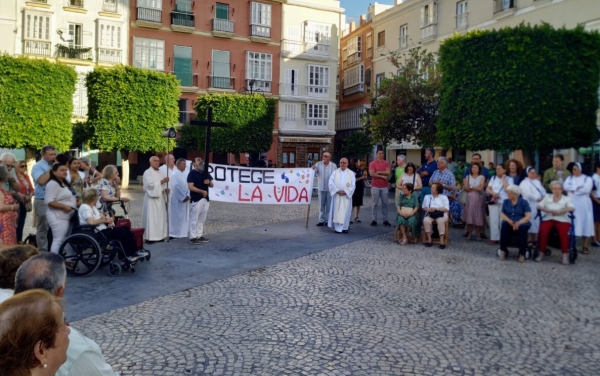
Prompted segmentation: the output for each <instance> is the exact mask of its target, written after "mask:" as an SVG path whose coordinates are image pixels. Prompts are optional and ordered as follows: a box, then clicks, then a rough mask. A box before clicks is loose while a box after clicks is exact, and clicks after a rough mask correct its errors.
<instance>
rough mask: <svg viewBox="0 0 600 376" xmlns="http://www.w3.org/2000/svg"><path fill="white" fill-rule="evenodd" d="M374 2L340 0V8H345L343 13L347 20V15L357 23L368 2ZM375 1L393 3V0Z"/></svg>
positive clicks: (366, 0)
mask: <svg viewBox="0 0 600 376" xmlns="http://www.w3.org/2000/svg"><path fill="white" fill-rule="evenodd" d="M374 2H375V1H374V0H341V3H342V8H344V9H346V12H345V13H344V14H345V15H346V20H348V17H354V21H356V22H357V23H358V21H359V20H360V15H361V14H364V15H366V14H367V8H368V7H369V4H372V3H374ZM377 3H378V4H390V5H392V4H394V0H379V1H377ZM347 22H350V21H347Z"/></svg>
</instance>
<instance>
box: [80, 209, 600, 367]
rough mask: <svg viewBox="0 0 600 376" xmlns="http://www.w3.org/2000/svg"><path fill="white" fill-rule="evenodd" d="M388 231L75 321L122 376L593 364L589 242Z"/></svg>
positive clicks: (595, 282) (595, 298) (599, 310)
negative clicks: (561, 244) (560, 246)
mask: <svg viewBox="0 0 600 376" xmlns="http://www.w3.org/2000/svg"><path fill="white" fill-rule="evenodd" d="M211 209H212V208H211ZM211 214H212V213H211ZM240 215H244V214H243V213H240ZM332 236H337V235H332ZM391 237H392V235H391V233H389V234H385V235H380V236H376V237H373V238H369V239H366V240H361V241H357V242H354V243H350V244H346V245H343V246H339V247H336V248H332V249H328V250H325V251H323V252H320V253H316V254H312V255H308V256H305V257H301V258H298V259H295V260H292V261H288V262H284V263H280V264H277V265H273V266H268V267H265V268H260V269H257V270H254V271H251V272H248V273H244V274H240V275H237V276H234V277H231V278H226V279H223V280H219V281H216V282H213V283H209V284H205V285H202V286H199V287H195V288H191V289H188V290H185V291H182V292H179V293H175V294H171V295H167V296H164V297H160V298H157V299H153V300H150V301H146V302H144V303H141V304H138V305H133V306H129V307H126V308H122V309H118V310H115V311H112V312H109V313H107V314H102V315H97V316H93V317H89V318H86V319H84V320H80V321H77V322H73V323H72V325H73V326H74V327H76V328H78V329H81V330H82V331H83V332H84V333H85V334H86V335H88V336H90V337H91V338H93V339H94V340H96V341H98V343H99V344H100V345H101V347H102V349H103V351H104V354H105V356H106V358H107V360H108V362H109V363H111V364H113V365H114V367H115V369H116V370H117V371H118V372H120V373H121V374H123V375H413V374H415V375H573V376H574V375H586V376H588V375H599V374H600V363H599V361H598V359H600V301H599V291H600V274H599V273H598V270H599V267H600V257H599V254H600V252H594V253H593V254H592V255H589V256H585V255H582V256H580V261H579V262H578V263H577V264H576V265H574V266H562V265H560V264H559V257H560V255H558V254H557V252H554V254H553V255H552V256H551V257H550V258H547V259H546V260H545V261H544V262H542V263H533V262H527V263H525V264H519V263H517V262H516V261H515V258H514V255H513V257H512V258H511V259H510V260H509V261H506V262H500V261H498V260H497V259H496V258H495V256H494V252H495V249H494V247H490V246H488V245H485V244H483V243H478V242H470V241H466V240H463V238H462V237H461V236H460V234H459V233H458V232H457V231H454V232H453V235H452V238H451V239H452V242H451V244H450V247H449V248H448V249H446V250H444V251H442V250H439V249H438V248H429V249H426V248H424V247H422V246H421V245H409V246H406V247H401V246H399V245H397V244H395V243H392V242H391ZM458 238H460V240H458V241H454V240H455V239H458ZM135 288H151V287H150V286H135ZM594 359H596V360H594Z"/></svg>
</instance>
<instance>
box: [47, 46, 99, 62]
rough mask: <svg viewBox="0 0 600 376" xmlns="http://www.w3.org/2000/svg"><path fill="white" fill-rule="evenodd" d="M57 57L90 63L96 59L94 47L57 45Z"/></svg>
mask: <svg viewBox="0 0 600 376" xmlns="http://www.w3.org/2000/svg"><path fill="white" fill-rule="evenodd" d="M56 57H59V58H64V59H77V60H90V61H92V60H93V59H94V56H93V54H92V47H87V46H76V45H64V44H57V45H56Z"/></svg>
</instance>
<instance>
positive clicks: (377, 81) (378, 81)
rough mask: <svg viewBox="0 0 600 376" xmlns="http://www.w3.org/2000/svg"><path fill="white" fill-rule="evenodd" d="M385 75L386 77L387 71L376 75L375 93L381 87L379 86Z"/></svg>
mask: <svg viewBox="0 0 600 376" xmlns="http://www.w3.org/2000/svg"><path fill="white" fill-rule="evenodd" d="M384 77H385V73H378V74H376V75H375V93H377V89H379V86H380V85H381V81H383V78H384Z"/></svg>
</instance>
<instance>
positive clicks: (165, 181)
mask: <svg viewBox="0 0 600 376" xmlns="http://www.w3.org/2000/svg"><path fill="white" fill-rule="evenodd" d="M165 161H166V163H165V164H164V165H162V166H160V159H159V158H158V157H156V156H154V157H152V158H150V168H149V169H147V170H146V171H145V172H144V176H143V187H144V207H143V211H142V225H143V226H144V228H145V229H146V231H145V233H144V238H145V240H146V242H147V243H154V242H161V241H164V240H166V239H169V238H170V239H179V238H186V237H187V238H189V241H190V243H192V244H201V243H206V242H208V239H207V238H206V237H205V236H204V223H205V222H206V217H207V215H208V209H209V206H210V198H209V189H210V188H212V187H213V186H214V184H213V178H212V176H211V175H210V174H209V173H208V172H207V171H205V163H204V160H202V158H195V159H194V160H193V161H191V162H190V161H186V160H185V159H183V158H179V159H177V160H175V157H174V156H173V155H171V154H168V155H167V156H166V157H165Z"/></svg>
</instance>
